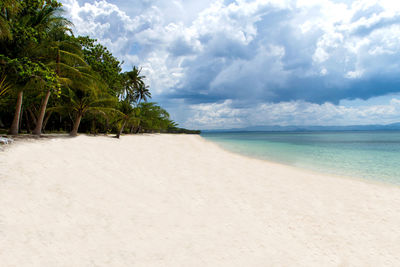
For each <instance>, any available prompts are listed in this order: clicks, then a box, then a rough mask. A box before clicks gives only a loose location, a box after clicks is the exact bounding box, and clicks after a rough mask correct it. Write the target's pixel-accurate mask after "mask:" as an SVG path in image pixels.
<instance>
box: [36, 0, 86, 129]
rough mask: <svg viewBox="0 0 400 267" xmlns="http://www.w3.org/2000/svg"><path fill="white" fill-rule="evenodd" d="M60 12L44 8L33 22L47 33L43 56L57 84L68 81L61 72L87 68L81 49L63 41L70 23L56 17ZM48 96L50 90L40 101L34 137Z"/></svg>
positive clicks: (40, 126)
mask: <svg viewBox="0 0 400 267" xmlns="http://www.w3.org/2000/svg"><path fill="white" fill-rule="evenodd" d="M61 11H62V10H61V9H60V7H58V6H56V7H53V6H44V8H43V9H42V10H40V11H39V12H38V13H37V16H36V17H35V18H34V21H35V23H36V24H37V25H38V28H39V29H40V30H42V31H45V32H47V33H48V34H47V37H48V40H45V42H43V45H42V46H43V47H44V48H45V49H44V51H46V52H47V53H46V56H45V57H46V59H47V60H48V59H50V62H49V63H48V66H50V67H52V68H53V69H54V71H55V73H56V75H57V77H58V79H59V82H61V83H62V82H64V83H66V82H69V79H65V78H63V77H62V70H67V71H68V72H71V70H72V72H75V73H78V72H77V71H74V70H73V68H74V66H79V65H81V66H87V64H86V62H85V61H84V60H83V58H82V57H83V55H82V51H81V47H80V46H79V45H78V44H76V43H74V42H71V41H68V40H65V38H66V32H71V29H70V28H69V27H70V26H71V25H72V23H71V22H70V21H68V20H67V19H65V18H63V17H61V16H58V14H59V13H60V12H61ZM39 50H40V49H39ZM50 94H51V89H48V90H47V91H46V94H45V96H44V97H43V99H42V104H41V107H40V112H39V116H38V118H37V123H36V127H35V129H34V130H33V134H35V135H40V134H41V133H42V127H43V120H44V116H45V113H46V108H47V103H48V101H49V98H50Z"/></svg>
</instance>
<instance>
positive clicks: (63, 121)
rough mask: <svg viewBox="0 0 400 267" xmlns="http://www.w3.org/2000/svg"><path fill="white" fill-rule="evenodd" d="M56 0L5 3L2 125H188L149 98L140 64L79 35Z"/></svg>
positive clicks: (152, 128) (67, 128) (127, 129)
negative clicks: (128, 66) (128, 63)
mask: <svg viewBox="0 0 400 267" xmlns="http://www.w3.org/2000/svg"><path fill="white" fill-rule="evenodd" d="M62 12H63V11H62V5H61V3H59V2H57V1H55V0H2V1H1V2H0V128H2V129H7V128H8V133H9V134H11V135H16V134H18V133H21V132H25V133H32V134H35V135H41V134H42V133H43V132H44V131H48V132H69V133H70V135H72V136H75V135H77V133H78V131H79V132H87V133H93V134H96V133H116V136H117V137H119V136H120V135H121V134H122V133H140V132H185V133H198V131H190V130H186V129H181V128H178V127H177V124H176V123H175V122H174V121H172V120H171V119H170V116H169V114H168V112H167V111H166V110H165V109H163V108H162V107H160V106H159V105H157V104H156V103H152V102H149V100H150V99H151V92H150V89H149V86H148V85H146V83H145V76H143V75H142V74H141V68H139V67H136V66H134V67H133V68H132V70H130V71H126V72H122V68H121V65H122V62H120V61H119V60H118V59H117V58H116V57H114V56H113V55H112V53H111V52H110V51H109V50H108V49H107V48H106V47H105V46H103V45H101V44H99V43H98V42H97V41H96V40H95V39H91V38H90V37H87V36H86V37H83V36H77V37H76V36H74V34H73V31H72V23H71V22H70V21H69V20H68V19H66V18H65V17H63V16H62Z"/></svg>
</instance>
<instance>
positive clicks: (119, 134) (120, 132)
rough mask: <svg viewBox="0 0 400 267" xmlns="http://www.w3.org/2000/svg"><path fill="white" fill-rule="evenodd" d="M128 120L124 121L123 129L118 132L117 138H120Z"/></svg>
mask: <svg viewBox="0 0 400 267" xmlns="http://www.w3.org/2000/svg"><path fill="white" fill-rule="evenodd" d="M126 121H127V119H125V120H124V123H123V124H122V126H121V129H120V130H119V132H118V133H117V136H116V138H119V137H120V136H121V134H122V132H123V131H124V128H125V125H126Z"/></svg>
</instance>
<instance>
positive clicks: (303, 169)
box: [199, 135, 400, 188]
mask: <svg viewBox="0 0 400 267" xmlns="http://www.w3.org/2000/svg"><path fill="white" fill-rule="evenodd" d="M199 136H200V137H201V138H202V139H203V140H204V141H205V142H209V143H211V144H214V145H216V146H217V147H218V148H219V149H222V150H224V151H225V152H227V153H231V154H233V155H240V156H242V157H245V158H248V159H253V160H259V161H261V162H265V163H268V164H272V165H274V164H276V165H278V166H281V167H285V168H291V169H293V170H298V171H302V172H309V173H310V174H311V175H322V176H330V177H333V178H337V179H350V180H355V181H359V182H363V183H367V184H369V183H371V184H375V185H382V186H389V187H391V186H394V187H399V188H400V184H398V183H391V182H387V181H384V180H378V179H372V178H371V179H369V178H364V177H357V176H353V175H340V174H335V173H329V172H324V171H318V170H313V169H311V168H306V167H300V166H294V165H290V164H285V163H283V162H279V161H273V160H268V159H263V158H261V157H257V156H250V155H244V154H241V153H238V152H234V151H231V150H229V149H227V148H224V147H223V146H222V145H221V144H219V143H218V142H214V141H211V140H208V139H207V138H204V137H202V136H201V135H199Z"/></svg>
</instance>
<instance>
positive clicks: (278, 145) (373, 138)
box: [201, 131, 400, 184]
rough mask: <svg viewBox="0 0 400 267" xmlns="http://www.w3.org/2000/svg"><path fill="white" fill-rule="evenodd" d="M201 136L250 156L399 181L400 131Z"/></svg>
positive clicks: (243, 133) (379, 179) (397, 182)
mask: <svg viewBox="0 0 400 267" xmlns="http://www.w3.org/2000/svg"><path fill="white" fill-rule="evenodd" d="M201 136H202V137H204V138H206V139H207V140H210V141H213V142H215V143H217V144H219V145H220V146H221V147H223V148H224V149H227V150H230V151H232V152H236V153H240V154H243V155H246V156H250V157H255V158H259V159H265V160H269V161H274V162H279V163H283V164H287V165H291V166H295V167H300V168H303V169H309V170H313V171H317V172H321V173H328V174H334V175H340V176H349V177H358V178H364V179H371V180H378V181H383V182H389V183H395V184H400V131H382V132H377V131H371V132H367V131H360V132H348V131H344V132H220V133H202V134H201Z"/></svg>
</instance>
